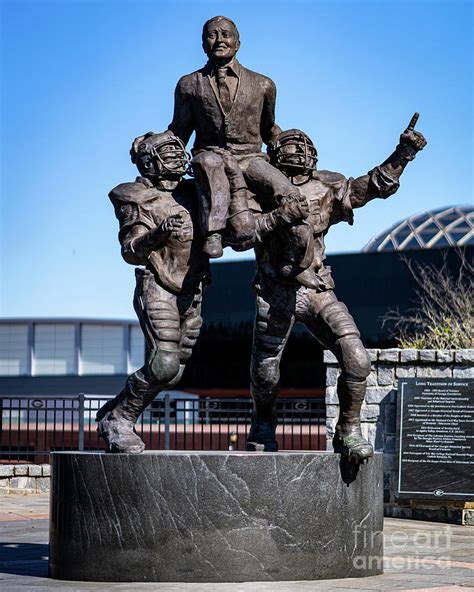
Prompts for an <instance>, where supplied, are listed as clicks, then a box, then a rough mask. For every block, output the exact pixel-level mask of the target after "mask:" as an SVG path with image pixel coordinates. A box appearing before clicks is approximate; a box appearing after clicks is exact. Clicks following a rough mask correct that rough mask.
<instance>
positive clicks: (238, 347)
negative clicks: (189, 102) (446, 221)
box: [181, 247, 473, 388]
mask: <svg viewBox="0 0 474 592" xmlns="http://www.w3.org/2000/svg"><path fill="white" fill-rule="evenodd" d="M466 253H467V255H468V257H472V253H473V248H472V247H469V248H467V249H466ZM445 256H446V257H447V262H448V265H449V267H450V269H452V271H453V273H455V271H456V269H457V268H458V266H459V257H458V256H457V255H456V253H455V251H454V249H433V250H423V251H421V250H420V251H405V252H403V253H399V252H380V253H351V254H346V255H329V256H328V257H327V264H328V265H330V266H331V268H332V271H333V277H334V280H335V282H336V290H335V292H336V295H337V296H338V298H339V299H340V300H341V301H343V302H344V303H345V304H346V305H347V307H348V308H349V311H350V313H351V314H352V316H353V317H354V319H355V321H356V323H357V325H358V327H359V330H360V332H361V336H362V340H363V341H364V344H365V345H366V346H367V347H387V346H393V345H395V342H394V340H393V338H391V335H390V331H389V328H387V327H385V328H384V327H383V326H382V319H381V317H382V316H383V315H384V314H385V313H386V312H387V311H388V310H389V309H395V308H398V309H399V310H401V311H406V310H407V309H409V308H411V307H413V305H414V301H415V298H416V289H417V284H416V281H415V279H414V278H413V277H412V275H411V273H410V271H409V269H408V267H407V264H406V263H405V262H404V260H403V259H404V258H406V259H409V260H411V261H413V262H415V263H417V264H420V265H436V266H441V264H442V262H443V258H444V257H445ZM254 273H255V263H254V262H253V261H241V262H228V263H215V264H214V265H213V266H212V276H213V282H212V285H211V286H210V287H209V289H208V291H207V293H206V295H205V298H204V304H203V317H204V327H203V331H202V335H201V338H200V340H199V343H198V346H197V348H196V351H195V353H194V355H193V357H192V358H191V360H190V363H189V366H188V369H187V371H186V373H185V375H184V377H183V382H182V383H181V387H191V386H195V387H198V386H199V387H200V388H213V387H222V388H232V387H234V388H246V387H248V383H249V360H250V351H251V341H252V324H253V318H254V297H253V292H252V287H251V286H252V280H253V276H254ZM281 377H282V386H283V387H284V388H318V387H322V386H324V384H325V376H324V367H323V363H322V347H321V346H320V345H319V344H318V343H317V342H316V340H315V339H313V338H312V336H310V335H309V333H308V332H307V331H306V330H305V329H304V328H303V327H301V326H298V325H297V326H296V327H295V329H294V330H293V335H292V337H291V338H290V340H289V342H288V346H287V348H286V350H285V354H284V356H283V360H282V366H281Z"/></svg>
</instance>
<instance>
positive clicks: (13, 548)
mask: <svg viewBox="0 0 474 592" xmlns="http://www.w3.org/2000/svg"><path fill="white" fill-rule="evenodd" d="M0 573H8V574H17V575H20V576H39V577H48V545H46V544H40V543H0Z"/></svg>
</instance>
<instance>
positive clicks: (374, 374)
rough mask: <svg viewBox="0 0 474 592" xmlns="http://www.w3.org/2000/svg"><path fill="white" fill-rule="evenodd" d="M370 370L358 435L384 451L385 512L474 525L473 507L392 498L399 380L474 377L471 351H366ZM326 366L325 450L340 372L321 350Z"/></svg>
mask: <svg viewBox="0 0 474 592" xmlns="http://www.w3.org/2000/svg"><path fill="white" fill-rule="evenodd" d="M367 351H368V354H369V357H370V360H371V372H370V375H369V377H368V379H367V394H366V397H365V401H364V403H363V405H362V413H361V418H362V433H363V434H364V436H365V437H366V438H368V440H369V441H370V442H371V443H372V445H373V446H374V449H375V450H376V451H379V452H383V453H384V502H385V514H386V515H387V516H392V517H397V518H402V517H404V518H420V519H424V520H440V521H443V522H444V521H446V522H463V523H465V524H468V523H469V522H471V523H472V521H473V513H474V505H473V504H470V503H467V504H464V503H463V502H447V501H443V502H437V501H434V502H431V501H428V500H426V501H421V500H417V501H414V500H407V501H405V500H403V501H402V500H398V499H397V498H396V495H395V493H396V458H395V454H396V437H397V436H396V423H397V393H398V390H397V389H398V379H399V378H408V377H420V378H474V349H464V350H428V349H421V350H415V349H369V350H367ZM324 361H325V363H326V416H327V419H326V429H327V438H326V442H327V449H328V450H332V437H333V436H334V429H335V426H336V423H337V418H338V415H339V402H338V398H337V392H336V385H337V379H338V376H339V373H340V369H339V365H338V362H337V360H336V358H335V357H334V355H333V354H332V353H331V352H329V351H325V352H324Z"/></svg>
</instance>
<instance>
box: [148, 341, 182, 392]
mask: <svg viewBox="0 0 474 592" xmlns="http://www.w3.org/2000/svg"><path fill="white" fill-rule="evenodd" d="M148 368H149V371H150V373H151V374H152V376H153V381H154V382H156V383H157V384H159V385H160V386H164V385H167V384H168V383H170V382H172V381H173V380H174V379H175V378H176V376H177V375H178V373H179V370H180V360H179V352H178V350H176V351H166V350H163V349H158V348H157V349H154V350H153V351H152V352H151V355H150V358H149V360H148Z"/></svg>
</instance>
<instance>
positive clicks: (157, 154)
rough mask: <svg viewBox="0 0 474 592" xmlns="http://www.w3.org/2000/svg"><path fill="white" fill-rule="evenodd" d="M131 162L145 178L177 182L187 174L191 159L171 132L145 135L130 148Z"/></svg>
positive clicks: (178, 139)
mask: <svg viewBox="0 0 474 592" xmlns="http://www.w3.org/2000/svg"><path fill="white" fill-rule="evenodd" d="M131 155H132V162H134V163H135V164H136V165H137V167H138V170H139V171H140V174H141V175H143V176H144V177H147V178H150V179H151V178H154V179H170V180H177V179H180V178H181V177H183V176H184V175H185V174H186V173H188V172H189V167H190V161H191V158H190V156H189V154H188V153H187V152H186V148H185V146H184V144H183V142H182V141H181V139H180V138H178V137H177V136H175V135H173V134H172V133H171V132H165V133H163V134H146V135H145V136H142V137H140V138H138V139H137V140H136V141H135V142H134V145H133V146H132V151H131Z"/></svg>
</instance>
